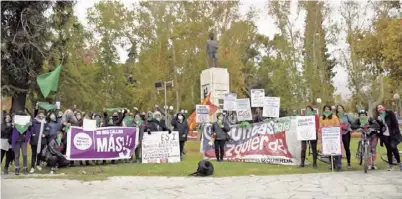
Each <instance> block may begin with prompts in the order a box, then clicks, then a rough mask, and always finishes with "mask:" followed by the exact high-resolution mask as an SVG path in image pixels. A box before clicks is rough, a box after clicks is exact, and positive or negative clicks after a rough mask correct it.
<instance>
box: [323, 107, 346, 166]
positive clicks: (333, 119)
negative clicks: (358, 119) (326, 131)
mask: <svg viewBox="0 0 402 199" xmlns="http://www.w3.org/2000/svg"><path fill="white" fill-rule="evenodd" d="M339 125H340V123H339V119H338V117H337V116H336V115H335V114H333V112H332V108H331V106H329V105H325V106H324V107H323V109H322V116H321V118H320V127H321V128H322V127H332V126H339ZM334 163H335V164H334V165H335V169H336V170H337V171H340V170H341V169H342V161H341V156H335V157H334Z"/></svg>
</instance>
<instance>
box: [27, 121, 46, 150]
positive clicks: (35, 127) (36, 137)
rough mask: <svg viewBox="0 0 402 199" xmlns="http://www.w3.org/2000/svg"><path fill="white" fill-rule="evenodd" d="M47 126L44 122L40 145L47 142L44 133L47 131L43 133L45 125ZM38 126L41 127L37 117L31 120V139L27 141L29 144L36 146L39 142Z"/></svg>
mask: <svg viewBox="0 0 402 199" xmlns="http://www.w3.org/2000/svg"><path fill="white" fill-rule="evenodd" d="M46 126H47V124H46V122H45V123H44V124H43V132H42V141H41V145H45V144H46V143H47V142H46V134H47V133H48V132H47V133H45V132H46V128H47V127H46ZM40 127H41V122H40V121H39V120H38V119H37V118H35V119H34V120H33V121H32V131H31V132H32V135H31V140H30V141H29V144H30V145H31V146H37V145H38V142H39V134H40Z"/></svg>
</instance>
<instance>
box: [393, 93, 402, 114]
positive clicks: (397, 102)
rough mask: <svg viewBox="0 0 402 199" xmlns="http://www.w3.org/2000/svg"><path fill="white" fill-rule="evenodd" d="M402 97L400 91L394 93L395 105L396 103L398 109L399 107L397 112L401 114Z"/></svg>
mask: <svg viewBox="0 0 402 199" xmlns="http://www.w3.org/2000/svg"><path fill="white" fill-rule="evenodd" d="M400 99H401V97H400V96H399V94H398V93H395V94H394V100H395V105H396V107H397V108H396V109H397V113H399V116H401V115H402V105H401V100H400Z"/></svg>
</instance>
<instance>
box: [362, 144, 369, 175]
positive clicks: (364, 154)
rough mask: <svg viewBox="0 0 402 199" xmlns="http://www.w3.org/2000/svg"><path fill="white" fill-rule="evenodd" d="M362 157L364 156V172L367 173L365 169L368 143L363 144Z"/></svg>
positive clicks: (366, 167) (367, 158)
mask: <svg viewBox="0 0 402 199" xmlns="http://www.w3.org/2000/svg"><path fill="white" fill-rule="evenodd" d="M363 158H364V173H367V171H368V161H369V151H368V144H364V148H363Z"/></svg>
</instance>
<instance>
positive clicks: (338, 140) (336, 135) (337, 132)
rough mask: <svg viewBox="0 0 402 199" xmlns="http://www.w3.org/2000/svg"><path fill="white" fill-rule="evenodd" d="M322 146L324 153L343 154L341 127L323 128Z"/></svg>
mask: <svg viewBox="0 0 402 199" xmlns="http://www.w3.org/2000/svg"><path fill="white" fill-rule="evenodd" d="M321 147H322V154H323V155H342V133H341V127H339V126H335V127H323V128H321Z"/></svg>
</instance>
